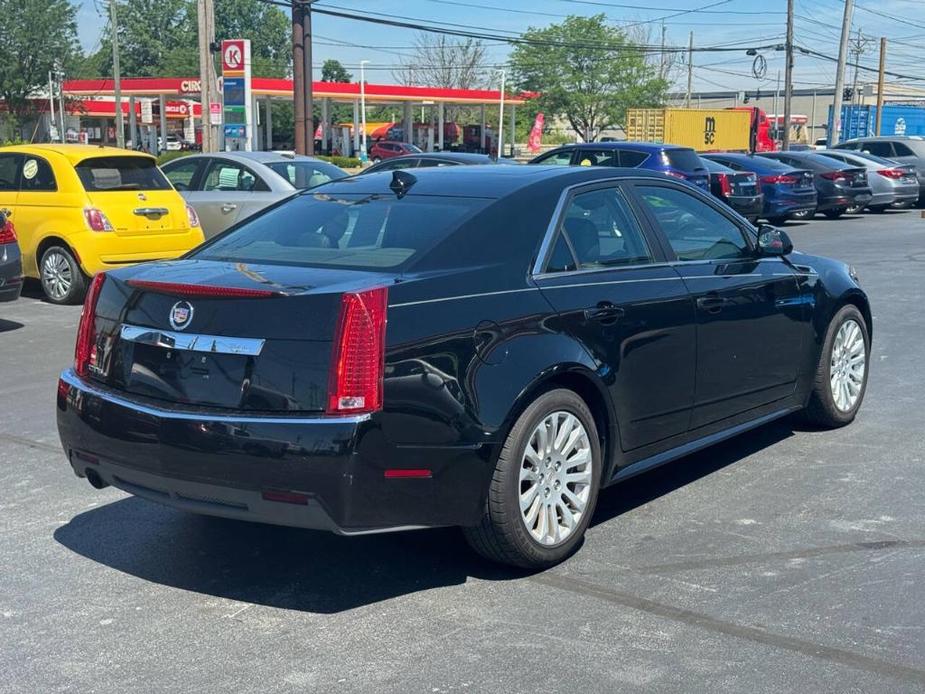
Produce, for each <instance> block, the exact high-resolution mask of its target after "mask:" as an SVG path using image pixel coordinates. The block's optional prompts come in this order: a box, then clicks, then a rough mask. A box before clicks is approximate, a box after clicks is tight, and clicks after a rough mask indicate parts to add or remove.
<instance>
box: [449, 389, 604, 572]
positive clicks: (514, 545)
mask: <svg viewBox="0 0 925 694" xmlns="http://www.w3.org/2000/svg"><path fill="white" fill-rule="evenodd" d="M557 411H566V412H569V413H570V414H572V415H574V416H576V417H578V419H579V420H580V421H581V423H582V425H583V426H584V428H585V431H586V432H587V434H588V440H589V442H590V444H591V454H592V456H593V460H594V465H593V469H592V480H591V490H590V495H589V497H588V505H587V507H586V511H585V513H584V515H583V516H582V518H581V520H580V521H579V523H578V526H577V528H576V529H575V530H574V531H573V532H572V534H571V536H570V537H569V538H568V539H567V540H566V541H565V542H563V543H561V544H559V545H557V546H555V547H545V546H543V545H541V544H540V543H538V542H537V541H536V540H534V539H533V537H532V536H531V535H530V532H529V531H528V530H527V527H526V525H525V524H524V522H523V519H522V518H521V515H520V499H519V493H520V465H521V463H522V461H523V456H524V450H525V448H526V445H527V442H528V439H529V437H530V435H531V434H532V433H533V430H534V429H535V428H536V426H537V425H538V424H539V423H540V422H542V421H543V419H545V418H546V417H547V416H548V415H549V414H551V413H553V412H557ZM602 467H603V456H602V454H601V443H600V438H599V435H598V431H597V426H596V424H595V421H594V416H593V415H592V414H591V411H590V410H589V409H588V406H587V405H586V404H585V402H584V401H583V400H582V399H581V397H579V396H578V395H577V394H576V393H575V392H574V391H571V390H566V389H556V390H550V391H547V392H546V393H543V394H542V395H540V396H539V397H538V398H537V399H536V400H535V401H534V402H533V403H531V404H530V405H529V406H528V407H527V408H526V410H524V412H523V413H522V414H521V415H520V417H518V419H517V422H516V423H515V425H514V427H513V428H512V429H511V432H510V434H509V435H508V437H507V440H506V442H505V445H504V448H503V449H502V452H501V455H500V456H499V458H498V462H497V464H496V466H495V474H494V477H493V483H492V485H491V487H490V488H489V494H488V497H489V498H488V501H487V505H486V515H485V517H483V520H482V523H481V524H480V526H478V527H476V528H472V529H469V528H467V529H465V532H466V536H467V539H468V540H469V542H470V544H472V546H473V547H474V548H475V549H476V551H478V552H479V553H480V554H482V555H484V556H486V557H488V558H489V559H492V560H493V561H498V562H501V563H504V564H510V565H513V566H518V567H521V568H527V569H545V568H548V567H550V566H554V565H555V564H558V563H559V562H561V561H563V560H564V559H566V558H568V557H569V556H570V555H571V554H572V553H574V552H575V550H577V549H578V547H579V546H580V544H581V542H582V540H583V538H584V534H585V531H586V530H587V528H588V525H589V523H590V521H591V518H592V516H593V515H594V508H595V506H596V504H597V496H598V491H599V489H600V480H601V473H602ZM499 509H500V510H501V511H502V512H500V513H499V512H498V510H499Z"/></svg>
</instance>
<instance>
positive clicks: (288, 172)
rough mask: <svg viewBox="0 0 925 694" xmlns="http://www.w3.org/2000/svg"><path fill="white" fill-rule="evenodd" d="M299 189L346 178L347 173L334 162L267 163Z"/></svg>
mask: <svg viewBox="0 0 925 694" xmlns="http://www.w3.org/2000/svg"><path fill="white" fill-rule="evenodd" d="M267 166H268V167H270V168H271V169H272V170H273V171H274V172H275V173H277V174H279V175H280V176H282V177H283V178H284V179H286V180H287V181H289V183H290V184H291V185H293V186H295V187H296V188H298V189H299V190H304V189H306V188H314V187H315V186H320V185H321V184H322V183H327V182H328V181H334V180H337V179H338V178H344V177H345V176H346V175H347V174H346V173H345V172H344V171H341V170H340V169H338V168H337V167H336V166H334V165H333V164H325V163H323V162H313V161H277V162H272V163H269V164H267Z"/></svg>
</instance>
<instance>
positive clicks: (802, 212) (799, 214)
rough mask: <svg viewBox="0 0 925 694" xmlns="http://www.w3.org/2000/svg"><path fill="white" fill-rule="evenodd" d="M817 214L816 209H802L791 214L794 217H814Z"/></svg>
mask: <svg viewBox="0 0 925 694" xmlns="http://www.w3.org/2000/svg"><path fill="white" fill-rule="evenodd" d="M815 215H816V210H800V211H799V212H794V213H793V215H791V216H792V217H793V218H794V219H812V218H813V217H814V216H815Z"/></svg>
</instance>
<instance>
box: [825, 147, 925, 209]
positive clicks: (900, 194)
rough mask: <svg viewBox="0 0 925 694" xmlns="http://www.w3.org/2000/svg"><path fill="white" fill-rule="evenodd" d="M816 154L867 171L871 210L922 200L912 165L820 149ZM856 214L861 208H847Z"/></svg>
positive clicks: (865, 155) (838, 150) (870, 155)
mask: <svg viewBox="0 0 925 694" xmlns="http://www.w3.org/2000/svg"><path fill="white" fill-rule="evenodd" d="M815 153H816V154H821V155H823V156H826V157H830V158H832V159H836V160H838V161H840V162H843V163H845V164H850V165H851V166H863V167H865V168H866V169H867V182H868V183H869V184H870V188H871V192H872V193H873V197H872V198H871V200H870V202H869V203H867V209H869V210H872V211H874V212H880V211H882V210H885V209H886V208H887V207H890V206H891V205H893V206H906V205H912V204H913V203H915V201H916V200H918V198H919V183H918V179H917V178H916V172H915V167H913V166H909V165H907V164H901V163H899V162H895V161H892V160H890V159H884V158H883V157H878V156H876V155H873V154H867V153H863V152H852V151H847V150H844V149H820V150H818V151H817V152H815ZM856 212H860V209H858V208H850V207H849V208H848V213H849V214H854V213H856Z"/></svg>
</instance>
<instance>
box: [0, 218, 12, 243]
mask: <svg viewBox="0 0 925 694" xmlns="http://www.w3.org/2000/svg"><path fill="white" fill-rule="evenodd" d="M2 243H16V228H15V227H14V226H13V222H11V221H10V220H9V219H8V220H6V222H4V223H3V226H0V244H2Z"/></svg>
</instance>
